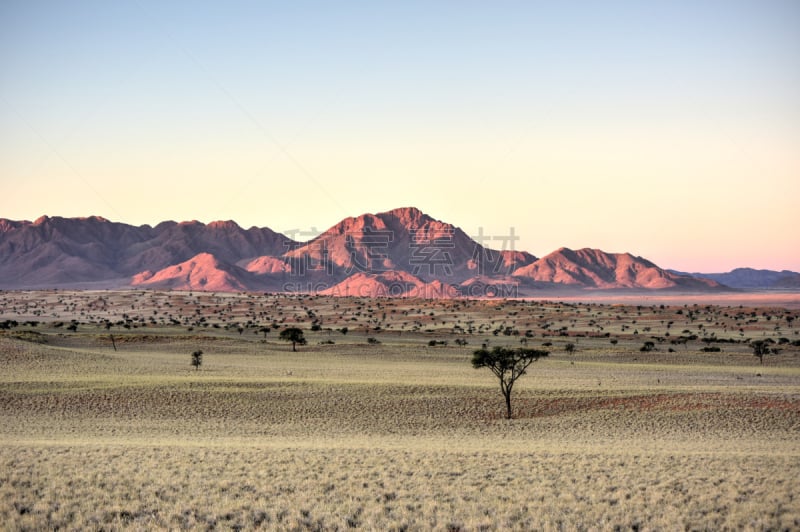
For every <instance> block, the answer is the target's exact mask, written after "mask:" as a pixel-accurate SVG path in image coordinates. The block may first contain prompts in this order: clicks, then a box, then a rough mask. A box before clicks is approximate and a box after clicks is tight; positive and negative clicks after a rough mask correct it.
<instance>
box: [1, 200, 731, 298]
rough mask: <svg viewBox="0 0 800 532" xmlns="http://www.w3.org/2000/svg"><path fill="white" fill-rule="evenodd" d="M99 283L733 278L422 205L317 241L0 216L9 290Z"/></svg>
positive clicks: (377, 291) (557, 285) (534, 286)
mask: <svg viewBox="0 0 800 532" xmlns="http://www.w3.org/2000/svg"><path fill="white" fill-rule="evenodd" d="M90 287H96V288H126V287H139V288H152V289H171V290H208V291H270V292H282V291H283V292H314V293H321V294H332V295H342V296H346V295H351V296H370V297H380V296H387V297H435V298H439V297H460V296H461V297H464V296H466V297H486V296H499V297H512V296H520V297H523V296H526V295H536V294H539V293H541V292H542V290H552V289H565V288H566V289H594V290H608V289H644V290H661V289H680V290H716V289H720V288H721V287H722V285H720V284H719V283H717V282H715V281H713V280H710V279H700V278H696V277H693V276H690V275H686V274H679V273H676V272H670V271H666V270H663V269H661V268H659V267H658V266H656V265H655V264H653V263H652V262H650V261H648V260H646V259H643V258H641V257H636V256H634V255H631V254H629V253H622V254H617V253H606V252H603V251H600V250H596V249H581V250H577V251H573V250H570V249H567V248H561V249H559V250H557V251H555V252H553V253H551V254H549V255H547V256H546V257H543V258H541V259H537V258H536V257H535V256H533V255H531V254H530V253H527V252H525V251H516V250H504V251H503V250H494V249H490V248H488V247H485V246H484V242H478V241H476V240H474V239H473V238H471V237H469V236H468V235H467V234H466V233H465V232H464V231H463V230H462V229H461V228H459V227H456V226H454V225H451V224H448V223H446V222H442V221H440V220H436V219H434V218H432V217H431V216H428V215H427V214H425V213H423V212H421V211H420V210H419V209H416V208H413V207H407V208H400V209H394V210H391V211H387V212H383V213H378V214H363V215H361V216H358V217H354V218H346V219H344V220H342V221H341V222H339V223H337V224H336V225H334V226H333V227H331V228H330V229H328V230H327V231H325V232H324V233H322V234H320V235H319V236H318V237H316V238H314V239H312V240H310V241H308V242H295V241H293V240H292V239H290V238H288V237H286V236H284V235H282V234H280V233H277V232H275V231H273V230H271V229H269V228H266V227H264V228H256V227H252V228H250V229H243V228H241V227H239V226H238V225H237V224H236V223H235V222H232V221H226V222H212V223H209V224H203V223H200V222H197V221H191V222H181V223H176V222H162V223H160V224H158V225H156V226H155V227H151V226H149V225H144V226H139V227H136V226H132V225H127V224H123V223H116V222H110V221H108V220H106V219H103V218H99V217H89V218H60V217H52V218H51V217H46V216H43V217H41V218H39V219H38V220H36V221H35V222H28V221H13V220H5V219H0V288H4V289H21V288H90Z"/></svg>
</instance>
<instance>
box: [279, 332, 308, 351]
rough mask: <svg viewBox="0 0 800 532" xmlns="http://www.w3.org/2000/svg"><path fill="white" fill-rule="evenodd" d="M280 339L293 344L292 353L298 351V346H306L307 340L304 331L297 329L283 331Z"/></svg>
mask: <svg viewBox="0 0 800 532" xmlns="http://www.w3.org/2000/svg"><path fill="white" fill-rule="evenodd" d="M279 337H280V339H281V340H283V341H285V342H292V351H297V348H296V347H295V346H296V345H297V344H300V345H306V339H305V337H304V336H303V331H302V330H301V329H298V328H297V327H287V328H286V329H284V330H282V331H281V334H280V336H279Z"/></svg>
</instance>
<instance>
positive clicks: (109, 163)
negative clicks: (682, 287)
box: [0, 0, 800, 272]
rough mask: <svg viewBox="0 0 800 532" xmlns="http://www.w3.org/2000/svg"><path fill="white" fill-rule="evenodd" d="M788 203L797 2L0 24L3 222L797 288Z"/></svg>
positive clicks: (798, 145) (364, 5)
mask: <svg viewBox="0 0 800 532" xmlns="http://www.w3.org/2000/svg"><path fill="white" fill-rule="evenodd" d="M799 199H800V2H797V1H795V0H786V1H780V0H753V1H737V0H730V1H706V0H693V1H685V2H684V1H680V0H677V1H669V2H639V1H631V2H618V1H610V2H544V1H535V0H530V1H524V2H516V1H504V0H498V1H496V2H486V1H480V2H478V1H468V0H467V1H433V0H431V1H403V2H349V1H342V2H323V1H320V2H305V1H299V2H277V1H274V2H273V1H238V0H237V1H230V2H178V1H166V2H165V1H150V0H139V1H132V2H128V1H124V0H121V1H118V2H106V1H102V0H98V1H82V0H77V1H75V2H61V1H44V0H24V1H23V0H5V1H4V2H2V3H0V218H10V219H15V220H21V219H26V220H34V219H36V218H38V217H39V216H41V215H44V214H46V215H50V216H70V217H72V216H89V215H98V216H103V217H105V218H108V219H110V220H113V221H118V222H125V223H131V224H136V225H141V224H150V225H154V224H156V223H158V222H160V221H163V220H176V221H181V220H193V219H195V220H199V221H202V222H206V223H207V222H211V221H214V220H229V219H230V220H235V221H236V222H237V223H239V224H240V225H242V226H243V227H250V226H254V225H255V226H259V227H265V226H266V227H270V228H272V229H274V230H276V231H281V232H291V231H301V232H302V233H304V234H312V233H314V232H318V231H324V230H325V229H327V228H328V227H330V226H331V225H333V224H335V223H337V222H338V221H340V220H341V219H342V218H345V217H347V216H357V215H360V214H363V213H367V212H372V213H376V212H383V211H386V210H390V209H393V208H396V207H405V206H415V207H418V208H419V209H421V210H422V211H424V212H426V213H427V214H429V215H431V216H432V217H434V218H437V219H440V220H443V221H446V222H449V223H452V224H454V225H457V226H459V227H461V228H462V229H464V230H465V231H466V232H467V234H470V235H476V234H478V233H479V231H482V232H483V234H484V235H488V236H493V237H495V238H496V240H497V243H498V244H497V247H500V245H501V243H502V242H507V241H508V240H507V239H506V238H505V237H507V236H508V235H510V234H511V232H512V231H513V234H514V235H516V236H517V237H519V240H517V241H516V242H515V247H516V248H517V249H523V250H526V251H529V252H531V253H533V254H535V255H537V256H543V255H546V254H547V253H550V252H552V251H554V250H556V249H558V248H560V247H562V246H566V247H569V248H572V249H579V248H584V247H591V248H599V249H602V250H604V251H608V252H630V253H633V254H634V255H639V256H643V257H645V258H647V259H649V260H652V261H653V262H655V263H656V264H658V265H659V266H661V267H664V268H674V269H678V270H683V271H690V272H722V271H728V270H730V269H732V268H735V267H741V266H749V267H755V268H768V269H777V270H781V269H790V270H794V271H800V209H798V205H800V201H799Z"/></svg>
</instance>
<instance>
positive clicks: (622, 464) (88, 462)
mask: <svg viewBox="0 0 800 532" xmlns="http://www.w3.org/2000/svg"><path fill="white" fill-rule="evenodd" d="M4 296H5V297H6V300H5V302H0V309H2V308H5V309H6V310H5V312H6V313H7V312H8V309H14V308H16V309H17V310H16V312H19V313H20V316H19V317H20V321H21V320H22V319H23V318H24V319H27V318H25V316H28V314H30V312H29V311H30V310H31V308H33V307H32V305H33V303H31V301H36V302H37V303H36V307H35V308H34V310H35V311H42V312H43V313H49V314H54V313H55V314H60V313H62V312H64V310H63V308H68V309H73V308H74V309H75V310H74V311H73V310H70V311H69V312H76V313H77V315H80V311H81V310H80V308H81V306H80V305H81V304H82V303H81V302H84V303H86V302H93V301H96V300H97V295H96V294H86V293H78V294H75V295H74V296H69V295H65V294H61V293H58V294H54V293H50V292H48V293H30V294H28V293H12V294H4ZM71 297H74V299H71ZM59 298H60V300H61V302H58V300H59ZM108 298H109V299H110V300H112V303H113V304H109V305H106V306H105V308H104V309H103V312H105V315H107V316H111V315H113V314H120V315H121V314H123V313H126V312H125V311H123V310H122V307H121V305H123V302H124V305H125V309H126V310H130V306H131V305H133V306H134V307H136V308H135V309H134V310H135V311H136V312H141V313H145V312H150V313H152V309H154V308H156V309H163V308H164V305H165V304H166V303H169V302H171V305H172V307H173V308H174V307H177V306H178V304H179V301H178V299H181V301H182V302H183V303H182V304H183V305H184V306H185V307H186V308H187V309H188V308H189V307H190V306H191V305H190V304H194V303H193V302H194V301H195V300H197V304H199V305H200V307H199V308H200V309H201V314H202V315H206V316H209V317H211V316H214V317H220V315H219V314H216V313H215V312H214V311H212V309H215V308H216V307H215V306H214V305H217V304H221V305H222V306H223V307H225V308H228V307H227V304H225V302H228V303H230V308H231V310H230V311H227V310H226V312H229V314H226V315H225V316H224V319H225V320H233V321H238V322H239V323H244V321H245V320H244V318H246V317H247V316H248V314H247V313H252V312H253V310H252V308H253V306H255V307H256V308H260V307H259V305H261V304H264V305H265V308H269V309H270V310H269V314H270V316H263V318H264V320H265V321H267V318H270V320H269V321H271V318H273V317H278V316H283V317H286V316H289V317H290V319H289V320H287V322H286V323H302V319H306V320H307V319H309V317H308V310H311V311H312V312H313V313H314V315H315V316H316V317H317V318H320V317H322V319H323V321H324V323H325V324H326V327H327V326H328V325H329V326H330V327H331V328H339V327H342V326H343V325H344V324H346V323H354V322H352V320H351V317H352V315H354V314H355V313H356V312H361V313H362V316H357V318H358V319H361V318H362V317H363V316H364V315H365V313H366V314H371V315H373V316H375V315H378V316H379V318H378V319H379V321H380V323H381V330H380V331H374V330H368V329H367V328H364V329H363V330H362V329H361V325H356V326H353V325H350V328H351V330H350V332H349V333H348V334H347V335H343V334H341V333H338V332H335V331H331V332H328V331H325V330H324V329H323V330H322V331H319V332H316V333H307V335H308V336H309V340H310V342H309V345H308V346H305V347H303V348H301V349H300V351H299V352H298V353H292V352H291V347H290V346H289V345H287V344H284V343H281V342H279V341H277V331H275V332H272V333H269V334H268V337H267V340H266V341H264V338H263V335H261V334H257V333H258V328H257V327H255V326H252V327H249V328H248V327H245V328H244V329H245V330H244V331H243V333H241V334H240V333H239V332H238V329H237V327H229V328H227V329H226V328H225V326H224V325H221V326H220V327H219V328H214V327H211V326H209V327H201V329H200V330H194V331H187V330H186V326H183V325H182V326H174V325H168V324H165V325H159V324H145V325H137V327H135V328H134V327H131V328H130V329H122V328H121V327H114V328H113V330H112V331H111V332H112V333H113V334H115V336H116V341H117V347H118V351H114V350H113V349H112V348H111V343H110V339H109V338H108V332H106V331H105V328H104V327H103V325H102V323H101V322H100V321H98V320H100V319H101V316H99V315H93V316H92V320H95V323H92V322H91V320H89V319H88V316H86V315H84V318H85V319H86V321H81V322H80V324H79V326H78V331H77V332H74V333H70V332H67V331H64V329H63V327H56V326H55V325H54V322H53V321H48V322H47V323H45V324H39V325H37V326H35V327H34V326H27V327H23V326H20V327H16V328H14V329H12V331H10V332H9V331H6V332H5V333H4V334H2V335H0V366H1V367H2V368H3V372H2V373H1V374H0V405H2V410H0V444H2V446H0V523H3V524H2V525H0V527H2V528H5V529H9V530H42V529H67V530H74V529H97V530H99V529H106V530H108V529H129V528H130V529H152V528H161V529H208V528H220V529H230V528H234V529H236V528H244V529H251V528H264V529H280V530H287V529H290V530H291V529H296V530H308V529H312V530H313V529H318V530H336V529H347V528H353V527H356V528H363V529H381V530H383V529H395V530H402V529H409V530H428V529H437V530H448V529H449V530H459V529H461V530H480V529H499V528H502V529H519V530H529V529H534V528H535V529H546V530H547V529H614V528H621V529H627V528H634V529H675V528H681V529H769V530H781V529H797V528H798V527H800V501H798V499H797V496H796V494H797V493H800V480H798V479H800V438H798V434H800V363H798V360H797V359H798V356H797V355H798V350H797V348H794V347H792V346H791V345H788V344H783V346H784V350H783V351H782V352H781V354H780V355H777V356H776V355H772V356H770V357H769V358H767V359H766V360H765V362H766V365H764V366H760V365H759V364H758V361H757V360H756V359H755V358H754V357H753V356H752V354H751V353H750V352H749V351H748V346H747V345H746V344H730V345H729V344H724V346H723V351H722V352H720V353H703V352H701V351H700V350H699V348H700V346H702V345H704V344H701V343H700V342H697V343H696V344H694V345H690V346H688V347H684V346H682V345H681V346H680V347H678V348H676V349H675V350H674V352H668V351H667V350H666V349H665V348H664V347H665V345H668V344H659V349H658V350H657V351H655V352H651V353H641V352H640V351H639V349H638V348H639V346H640V345H641V344H642V338H641V337H640V336H641V335H642V334H643V331H639V333H638V334H636V335H634V334H633V333H632V331H633V330H634V329H633V328H634V327H639V328H642V329H643V327H651V330H652V333H656V331H655V329H656V327H659V328H664V329H666V323H667V322H668V321H672V320H675V321H676V322H677V320H678V319H683V318H684V317H685V314H678V313H677V311H678V310H681V308H678V307H676V308H665V309H661V308H658V307H654V308H640V309H637V308H636V307H611V306H607V305H602V306H579V307H578V306H574V307H573V306H563V305H561V304H558V303H535V304H524V305H517V304H505V305H504V304H502V303H500V304H499V303H497V302H466V303H463V304H462V303H453V302H419V301H406V302H396V301H377V302H375V301H373V302H370V301H365V300H336V299H331V298H319V299H313V300H312V299H296V298H285V299H280V298H278V299H275V300H273V298H262V299H254V298H252V297H251V296H233V295H231V296H225V297H224V298H223V297H222V296H212V295H209V294H204V295H200V296H191V297H190V296H188V295H180V294H177V295H175V294H173V295H165V294H141V293H138V292H137V293H121V294H111V295H109V296H108ZM214 298H217V299H219V301H222V303H217V302H216V300H215V299H214ZM12 299H13V301H12ZM45 300H47V301H49V303H48V304H49V305H50V306H47V305H45V304H44V303H41V302H42V301H45ZM276 302H277V303H278V304H277V305H276ZM23 303H24V304H23ZM24 305H27V307H25V306H24ZM147 305H151V306H147ZM152 305H155V306H152ZM202 305H206V306H205V307H203V306H202ZM525 305H528V306H525ZM96 306H97V305H95V307H96ZM422 307H424V309H423V308H422ZM25 308H27V309H28V310H27V312H28V314H25V312H23V310H24V309H25ZM359 308H360V310H357V309H359ZM236 309H239V310H236ZM369 310H371V311H372V312H368V311H369ZM412 310H413V312H412ZM84 312H86V311H84ZM94 312H96V310H94ZM159 312H160V311H159ZM192 312H193V311H192ZM237 312H238V313H239V314H237ZM258 312H262V311H258ZM264 312H266V311H264ZM279 312H280V313H282V314H278V313H279ZM384 312H385V313H386V314H387V318H386V319H383V318H382V317H381V316H382V314H383V313H384ZM431 312H433V313H434V316H433V317H431V316H430V313H431ZM753 312H755V313H756V318H753V317H752V313H753ZM203 313H205V314H203ZM511 313H515V314H511ZM412 314H413V315H414V318H413V319H412V321H411V322H410V323H411V324H410V325H404V324H405V323H406V321H407V320H409V318H408V316H409V315H412ZM509 314H511V315H510V316H509ZM724 314H728V316H727V317H726V316H724ZM736 314H743V315H746V320H745V319H742V318H739V319H736V318H735V317H734V316H735V315H736ZM785 315H787V314H785V311H784V310H783V309H772V310H750V309H721V308H718V307H709V308H705V307H704V308H702V309H700V310H698V311H697V314H696V315H694V316H693V320H688V324H687V325H684V324H683V323H681V324H680V325H678V324H677V323H676V324H673V325H672V330H675V329H676V328H678V331H677V332H678V333H680V330H681V329H683V328H684V327H692V328H693V330H695V331H696V330H697V327H696V325H697V324H698V323H699V322H702V323H703V324H705V325H704V327H703V329H705V330H706V331H711V332H714V333H715V334H716V335H717V336H721V335H722V334H725V332H726V330H727V331H731V330H734V331H735V334H736V335H737V336H738V335H739V334H740V333H739V330H738V329H739V328H735V329H734V328H733V324H732V323H729V322H733V321H737V322H738V324H739V325H746V326H747V328H745V327H744V326H743V327H741V328H742V329H745V332H744V333H743V334H744V335H746V336H747V335H749V336H750V337H753V338H756V337H758V338H762V337H774V338H775V340H776V341H777V340H778V339H779V338H780V337H783V336H788V337H792V335H793V332H794V327H795V326H797V324H795V325H794V326H793V325H791V324H790V323H787V322H786V320H784V319H783V316H785ZM6 316H8V314H6ZM295 316H298V317H299V318H298V319H295ZM540 316H542V317H540ZM766 316H771V318H770V319H769V320H768V319H766ZM618 317H619V318H620V319H617V318H618ZM708 318H712V321H707V319H708ZM53 319H54V320H55V319H59V320H63V319H64V317H63V316H62V315H59V316H58V317H57V318H56V317H53ZM215 319H216V318H215ZM369 319H370V320H373V319H375V318H369ZM753 319H755V320H756V321H755V322H754V323H744V322H746V321H752V320H753ZM779 319H780V320H781V321H780V326H779V327H778V330H777V331H776V330H775V324H776V322H777V321H778V320H779ZM599 320H604V321H603V323H605V321H608V322H609V324H608V325H601V326H603V327H605V328H606V329H609V328H612V326H613V328H614V330H619V333H615V335H614V337H616V338H618V340H619V343H618V344H617V345H614V346H612V345H611V344H610V343H609V339H608V338H605V337H591V336H587V335H586V334H587V333H588V332H591V330H592V328H593V327H596V326H597V324H598V323H600V322H599ZM634 320H635V323H634ZM701 320H702V321H701ZM413 321H417V322H423V321H424V322H425V324H424V325H423V328H421V329H419V330H417V331H412V330H411V329H413V327H414V325H413ZM441 321H444V322H445V324H444V326H443V325H442V324H441ZM590 321H593V323H594V325H590V323H589V322H590ZM662 321H663V322H664V324H663V325H662V323H661V322H662ZM467 322H472V324H473V326H474V327H476V328H477V327H479V326H481V325H484V328H483V332H481V333H480V334H478V333H474V334H472V335H470V334H464V333H458V332H457V333H454V332H453V331H452V324H453V323H461V324H466V323H467ZM492 322H494V323H492ZM618 322H621V323H618ZM207 323H208V322H207ZM220 323H223V322H220ZM356 323H361V322H358V321H357V322H356ZM501 323H502V324H504V325H503V326H505V325H506V324H513V326H514V327H517V328H519V329H521V330H523V331H524V330H525V329H527V328H529V327H530V328H531V329H532V330H533V331H534V338H533V339H531V344H532V345H540V344H541V343H542V342H545V341H550V342H552V343H553V346H551V347H550V349H551V350H552V355H551V357H550V358H549V359H545V360H542V361H540V362H537V363H536V364H535V365H534V366H532V367H531V370H530V375H529V376H526V377H524V378H523V379H521V380H520V381H519V383H518V388H516V389H515V392H514V408H515V415H516V419H514V420H512V421H511V422H508V421H506V420H504V419H502V416H503V409H504V405H503V404H502V397H501V395H500V393H499V390H498V389H497V388H498V387H497V383H496V381H495V380H494V377H492V376H491V375H490V374H489V373H488V372H483V371H476V370H473V369H472V368H471V367H470V365H469V355H470V353H471V350H472V349H474V348H476V347H477V346H479V344H480V342H482V341H486V340H488V341H489V342H491V343H492V344H494V345H496V344H500V343H506V344H508V345H514V344H516V345H519V344H518V337H515V336H505V335H503V334H499V335H494V334H492V333H491V332H487V331H489V330H490V328H491V329H496V328H497V327H499V326H500V325H501ZM548 323H552V324H554V325H548V326H547V327H545V328H543V327H542V325H544V324H548ZM647 323H649V325H647ZM448 324H449V325H450V330H447V328H446V326H447V325H448ZM527 324H530V326H528V325H527ZM623 324H625V325H626V330H625V331H622V330H621V329H622V325H623ZM190 326H191V325H190ZM563 326H568V327H569V334H570V335H571V336H567V337H563V336H560V335H552V336H545V335H546V334H548V331H552V330H553V329H560V328H561V327H563ZM194 327H197V326H196V325H195V326H194ZM403 327H405V329H403ZM427 328H430V329H431V330H433V331H435V332H425V329H427ZM701 334H702V333H701ZM709 334H710V333H709ZM369 336H376V337H378V338H379V339H380V341H381V342H382V343H380V344H378V345H368V344H367V343H366V338H367V337H369ZM456 337H459V338H468V339H469V341H470V344H469V345H468V346H466V347H455V346H453V345H452V339H453V338H456ZM431 338H436V339H449V340H451V343H450V345H449V346H448V347H428V346H427V342H428V340H429V339H431ZM326 340H333V341H335V344H332V345H331V344H320V342H322V341H326ZM566 341H572V342H575V343H576V344H577V345H578V350H577V352H576V353H575V354H574V355H568V354H567V353H565V352H564V351H563V345H564V344H565V343H566ZM198 348H199V349H202V350H203V351H204V353H205V354H204V358H203V366H202V367H201V369H200V370H199V371H195V370H194V369H193V368H192V367H191V366H190V364H189V362H190V353H191V352H192V351H193V350H195V349H198Z"/></svg>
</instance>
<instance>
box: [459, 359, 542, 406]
mask: <svg viewBox="0 0 800 532" xmlns="http://www.w3.org/2000/svg"><path fill="white" fill-rule="evenodd" d="M549 354H550V353H549V352H548V351H540V350H538V349H527V348H523V347H520V348H517V349H511V348H508V347H501V346H495V347H494V348H493V349H492V350H491V351H489V350H488V349H486V348H483V349H478V350H477V351H475V352H474V353H473V354H472V367H473V368H475V369H479V368H489V369H490V370H492V373H494V374H495V376H496V377H497V378H498V379H499V380H500V390H501V391H502V392H503V397H505V400H506V419H511V391H512V390H513V388H514V383H515V382H517V379H519V378H520V377H522V376H523V375H525V370H526V369H528V366H530V365H531V364H533V363H534V362H536V361H537V360H539V359H540V358H542V357H546V356H547V355H549Z"/></svg>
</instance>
